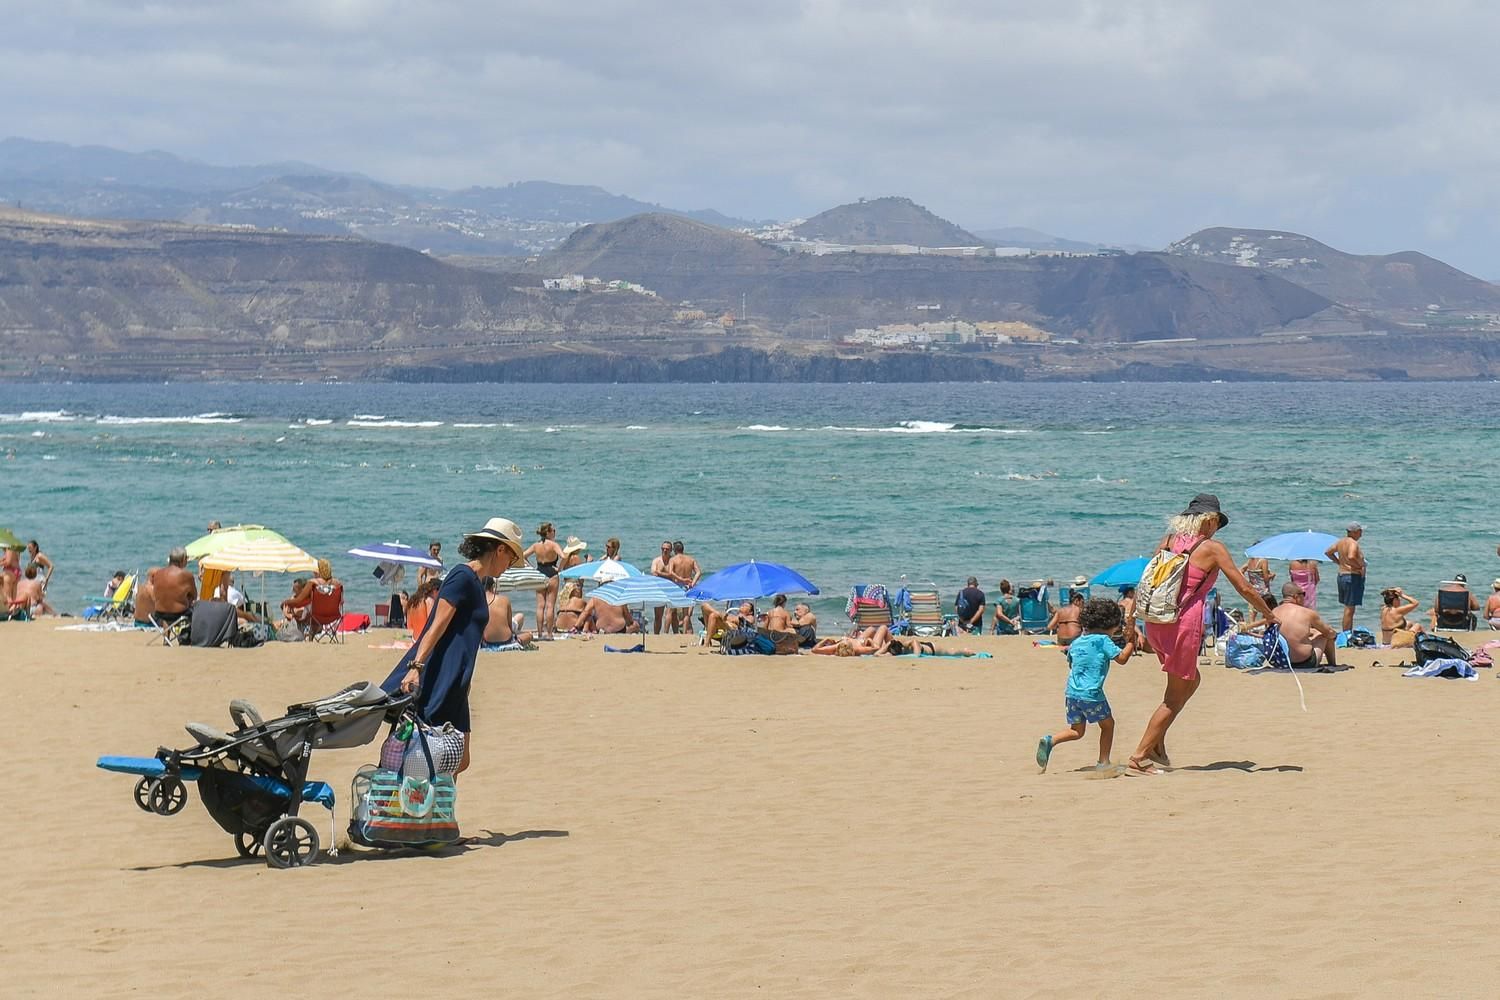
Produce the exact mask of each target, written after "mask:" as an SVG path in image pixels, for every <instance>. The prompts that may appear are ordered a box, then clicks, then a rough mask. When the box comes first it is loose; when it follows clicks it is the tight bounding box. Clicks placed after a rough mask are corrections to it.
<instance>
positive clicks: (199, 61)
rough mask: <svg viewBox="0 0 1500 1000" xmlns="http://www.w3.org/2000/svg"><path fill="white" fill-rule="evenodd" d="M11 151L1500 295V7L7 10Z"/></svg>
mask: <svg viewBox="0 0 1500 1000" xmlns="http://www.w3.org/2000/svg"><path fill="white" fill-rule="evenodd" d="M0 23H3V24H4V25H5V26H6V27H5V30H3V31H0V136H3V135H15V136H23V137H26V138H31V139H49V140H57V141H62V142H69V143H75V144H99V145H105V146H113V147H117V148H121V149H129V150H145V149H163V150H167V151H169V152H172V153H176V154H178V155H182V156H187V157H191V158H194V159H199V160H203V161H206V162H210V163H217V164H243V163H257V162H266V161H275V160H284V159H297V160H303V161H307V162H310V163H315V164H318V165H320V166H324V167H329V168H333V169H341V170H356V171H360V172H363V173H365V174H368V175H370V176H372V177H375V178H377V179H380V180H386V181H392V182H398V183H407V184H420V185H432V186H440V187H466V186H469V185H476V184H478V185H497V184H505V183H509V182H512V181H520V180H550V181H558V182H563V183H576V184H596V185H599V186H601V187H604V188H606V189H608V190H610V191H613V192H616V193H622V194H628V195H631V196H633V197H636V198H641V199H643V200H646V201H653V202H659V203H661V204H664V205H669V206H672V207H675V208H679V209H696V208H715V209H718V210H719V211H722V212H725V213H728V214H730V215H735V216H739V217H744V218H754V219H788V218H793V217H805V216H808V215H812V214H814V213H816V212H819V211H822V210H823V209H826V208H830V207H832V206H834V205H837V204H841V203H844V202H848V201H852V200H854V199H856V198H859V197H879V196H883V195H903V196H906V197H910V198H912V199H913V200H915V201H917V202H918V203H920V204H923V205H925V206H927V207H928V208H930V209H932V210H933V211H934V212H937V213H938V214H939V215H942V216H944V217H945V218H948V219H951V220H953V221H955V222H957V223H959V224H960V225H962V226H965V227H966V228H969V229H984V228H992V227H998V226H1009V225H1024V226H1033V227H1035V228H1039V229H1042V230H1045V231H1047V232H1051V233H1054V234H1057V235H1062V236H1068V237H1072V238H1077V239H1090V240H1099V241H1106V242H1114V243H1129V244H1140V245H1144V246H1151V247H1159V246H1162V245H1164V244H1166V243H1167V242H1169V241H1171V240H1174V239H1178V238H1181V237H1182V236H1185V235H1187V234H1188V233H1191V232H1193V231H1195V230H1197V229H1201V228H1204V227H1207V226H1215V225H1225V226H1233V227H1245V228H1268V229H1289V230H1294V231H1297V232H1302V233H1306V234H1307V235H1310V236H1313V237H1315V238H1317V239H1321V240H1323V241H1324V242H1326V243H1330V244H1332V245H1334V246H1337V247H1339V248H1340V249H1344V250H1349V251H1352V252H1359V253H1383V252H1391V251H1396V250H1405V249H1415V250H1422V251H1424V252H1427V253H1430V254H1433V255H1434V256H1437V257H1440V258H1442V259H1445V260H1447V261H1449V262H1450V263H1453V264H1455V265H1456V266H1459V267H1462V268H1464V269H1466V270H1469V271H1472V272H1474V273H1477V274H1479V275H1480V276H1481V277H1485V278H1490V279H1496V278H1500V241H1496V240H1495V239H1493V234H1494V233H1496V232H1497V231H1500V86H1497V85H1496V84H1495V81H1494V70H1495V64H1496V61H1497V56H1500V47H1497V45H1496V39H1497V38H1500V5H1491V4H1485V3H1480V2H1461V0H1424V2H1423V3H1420V4H1394V3H1389V2H1350V0H1318V2H1316V3H1307V2H1305V0H1300V2H1295V3H1293V2H1285V0H1257V2H1256V3H1253V4H1235V3H1229V2H1219V0H1172V2H1168V0H1113V2H1110V0H1102V2H1076V0H1047V2H1037V0H1024V2H1014V0H972V2H970V0H953V2H947V3H923V2H917V0H903V2H892V3H887V2H884V0H869V2H858V3H856V2H837V0H744V2H738V3H731V2H719V0H683V2H665V0H629V2H626V0H572V2H570V3H560V2H556V0H548V2H532V0H525V2H513V0H489V2H480V0H474V2H467V0H422V2H416V0H407V2H398V0H290V2H282V0H252V2H245V0H231V2H218V0H194V2H182V3H172V2H155V3H153V2H139V0H111V2H103V0H47V2H45V3H37V2H35V0H0Z"/></svg>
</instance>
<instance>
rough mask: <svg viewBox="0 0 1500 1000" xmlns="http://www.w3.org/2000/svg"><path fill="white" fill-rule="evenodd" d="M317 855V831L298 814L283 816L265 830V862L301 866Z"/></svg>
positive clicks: (289, 866) (292, 866) (294, 866)
mask: <svg viewBox="0 0 1500 1000" xmlns="http://www.w3.org/2000/svg"><path fill="white" fill-rule="evenodd" d="M317 857H318V831H317V830H315V829H313V825H312V824H311V823H309V822H308V821H307V820H305V819H302V818H301V817H299V816H283V817H281V818H280V819H278V820H277V821H276V822H274V823H272V824H271V828H270V829H269V830H267V831H266V864H267V865H269V866H270V867H272V868H301V867H302V866H303V865H310V864H312V863H313V861H314V860H316V859H317Z"/></svg>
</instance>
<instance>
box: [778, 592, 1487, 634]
mask: <svg viewBox="0 0 1500 1000" xmlns="http://www.w3.org/2000/svg"><path fill="white" fill-rule="evenodd" d="M1496 590H1497V596H1500V580H1497V581H1496ZM792 629H793V630H794V631H796V633H797V636H798V638H800V639H801V643H800V645H801V647H802V648H803V649H807V648H809V647H811V646H813V645H815V644H816V643H817V641H818V616H817V615H815V614H813V613H812V608H810V607H808V606H807V605H806V604H799V605H797V606H796V607H795V608H793V609H792Z"/></svg>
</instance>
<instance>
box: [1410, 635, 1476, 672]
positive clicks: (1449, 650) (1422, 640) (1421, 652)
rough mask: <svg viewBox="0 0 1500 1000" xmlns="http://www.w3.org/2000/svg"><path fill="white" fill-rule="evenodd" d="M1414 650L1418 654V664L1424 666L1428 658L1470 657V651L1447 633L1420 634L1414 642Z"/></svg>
mask: <svg viewBox="0 0 1500 1000" xmlns="http://www.w3.org/2000/svg"><path fill="white" fill-rule="evenodd" d="M1412 652H1414V653H1416V655H1417V665H1418V666H1422V665H1423V664H1425V663H1426V662H1427V661H1428V660H1465V661H1467V660H1468V659H1469V653H1468V651H1467V650H1465V649H1464V648H1463V647H1462V646H1460V645H1459V644H1458V643H1456V642H1454V641H1453V640H1452V639H1450V638H1448V637H1447V636H1445V635H1427V634H1423V635H1419V636H1417V638H1416V641H1414V642H1413V643H1412Z"/></svg>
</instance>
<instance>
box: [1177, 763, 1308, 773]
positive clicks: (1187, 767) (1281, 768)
mask: <svg viewBox="0 0 1500 1000" xmlns="http://www.w3.org/2000/svg"><path fill="white" fill-rule="evenodd" d="M1172 770H1174V771H1243V772H1244V773H1246V774H1256V773H1270V774H1284V773H1287V772H1295V773H1298V774H1300V773H1301V772H1302V770H1303V768H1302V765H1300V764H1257V763H1256V762H1255V761H1253V760H1216V761H1214V762H1213V763H1212V764H1184V765H1182V766H1181V767H1174V768H1173V769H1172Z"/></svg>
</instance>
